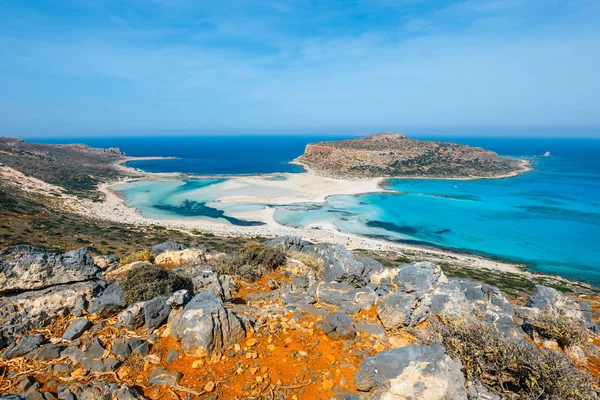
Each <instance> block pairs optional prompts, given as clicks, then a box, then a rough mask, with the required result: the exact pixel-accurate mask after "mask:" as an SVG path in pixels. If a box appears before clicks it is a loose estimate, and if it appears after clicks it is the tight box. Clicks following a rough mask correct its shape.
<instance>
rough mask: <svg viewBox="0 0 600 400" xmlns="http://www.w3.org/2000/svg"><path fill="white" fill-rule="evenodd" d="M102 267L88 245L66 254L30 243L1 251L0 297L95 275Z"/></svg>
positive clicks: (90, 277)
mask: <svg viewBox="0 0 600 400" xmlns="http://www.w3.org/2000/svg"><path fill="white" fill-rule="evenodd" d="M100 272H101V271H100V268H98V267H97V266H96V265H95V264H94V260H93V258H92V256H91V255H90V253H89V252H88V251H87V249H85V248H81V249H79V250H74V251H69V252H67V253H63V254H55V253H47V252H46V251H44V249H42V248H39V247H33V246H29V245H18V246H12V247H7V248H5V249H3V250H2V251H0V296H1V295H6V294H10V293H15V292H22V291H28V290H39V289H44V288H48V287H50V286H56V285H61V284H66V283H73V282H82V281H87V280H90V279H93V278H95V277H96V276H97V275H98V274H99V273H100Z"/></svg>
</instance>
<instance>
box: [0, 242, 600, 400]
mask: <svg viewBox="0 0 600 400" xmlns="http://www.w3.org/2000/svg"><path fill="white" fill-rule="evenodd" d="M0 296H2V297H0V323H1V327H0V349H3V350H2V359H1V361H0V393H2V394H3V395H0V398H2V399H42V400H50V399H57V398H58V399H115V398H116V399H119V400H125V399H128V400H129V399H144V398H152V399H159V398H160V399H163V398H174V399H183V398H199V399H242V398H243V399H299V398H305V399H330V398H335V399H517V398H523V399H565V398H573V399H591V398H597V396H598V392H597V391H598V386H597V383H598V380H597V379H598V378H597V377H598V376H599V375H598V368H599V367H600V360H599V358H598V357H599V356H600V348H598V347H597V346H596V345H597V344H599V343H600V342H599V340H598V338H597V336H596V324H595V322H594V320H593V315H592V308H591V307H590V306H589V305H588V304H587V303H586V302H584V301H581V300H577V299H570V298H568V297H566V296H565V295H563V294H562V293H560V292H558V291H557V290H555V289H552V288H549V287H545V286H536V287H535V289H534V292H533V293H531V295H530V296H529V297H528V298H527V299H526V300H524V301H522V302H517V303H511V302H509V301H508V300H507V298H506V297H505V296H504V295H503V293H502V292H501V291H500V290H498V289H497V288H495V287H492V286H489V285H486V284H481V283H477V282H474V281H470V280H466V279H456V278H447V277H446V276H445V275H444V273H443V272H442V271H441V269H440V268H439V267H438V266H436V265H433V264H431V263H428V262H416V263H410V264H403V265H399V266H398V267H395V268H388V267H384V266H383V265H381V264H380V263H378V262H377V261H375V260H373V259H371V258H362V257H356V256H354V255H353V254H352V253H351V252H349V251H348V250H347V249H346V248H344V247H343V246H327V245H313V244H311V243H308V242H305V241H302V240H300V239H299V238H295V237H283V238H278V239H273V240H270V241H268V242H266V243H265V244H258V243H256V244H250V245H246V246H245V247H244V248H242V249H240V250H239V251H238V252H234V253H231V254H225V253H219V252H215V251H211V250H207V249H206V248H204V247H203V246H199V247H195V248H187V249H186V248H185V247H184V246H183V245H180V244H177V243H173V242H165V243H161V244H158V245H156V246H154V247H153V248H152V251H142V252H138V253H135V254H132V255H131V256H129V257H127V258H125V259H121V260H119V259H118V258H117V257H115V256H110V255H108V256H97V257H92V256H91V255H90V253H89V252H88V251H87V250H86V249H79V250H76V251H71V252H68V253H64V254H53V253H48V252H46V251H44V250H43V249H41V248H37V247H32V246H28V245H21V246H13V247H9V248H6V249H4V250H2V251H1V252H0Z"/></svg>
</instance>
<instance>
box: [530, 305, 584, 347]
mask: <svg viewBox="0 0 600 400" xmlns="http://www.w3.org/2000/svg"><path fill="white" fill-rule="evenodd" d="M529 323H530V324H531V325H532V326H533V328H534V329H535V330H536V331H537V332H538V333H539V334H540V335H541V336H542V337H544V338H547V339H553V340H556V342H557V343H558V345H559V346H560V347H562V348H563V349H564V348H567V347H571V346H573V345H576V344H579V343H583V342H584V341H586V340H587V338H588V336H589V331H588V330H587V328H586V327H585V326H583V325H582V324H577V323H574V322H571V321H570V320H568V319H567V318H565V317H563V316H562V315H559V314H556V313H541V314H540V315H538V316H537V317H535V318H534V319H533V320H531V321H529Z"/></svg>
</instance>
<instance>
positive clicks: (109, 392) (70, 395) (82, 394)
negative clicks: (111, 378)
mask: <svg viewBox="0 0 600 400" xmlns="http://www.w3.org/2000/svg"><path fill="white" fill-rule="evenodd" d="M58 398H59V399H61V400H66V399H69V400H114V399H117V400H140V399H145V397H144V396H142V395H141V394H139V393H137V392H136V390H135V389H134V388H132V387H131V386H129V385H122V386H121V387H119V386H118V385H117V384H116V383H111V382H107V381H106V380H101V381H91V382H89V383H86V384H72V385H70V386H59V387H58Z"/></svg>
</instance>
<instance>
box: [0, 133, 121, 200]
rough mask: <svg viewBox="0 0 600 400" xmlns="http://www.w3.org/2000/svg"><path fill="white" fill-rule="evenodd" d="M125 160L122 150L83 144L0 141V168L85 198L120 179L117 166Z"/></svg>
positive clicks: (3, 139)
mask: <svg viewBox="0 0 600 400" xmlns="http://www.w3.org/2000/svg"><path fill="white" fill-rule="evenodd" d="M123 157H125V154H124V153H123V152H121V151H120V150H119V149H116V148H110V149H100V148H93V147H90V146H87V145H84V144H38V143H30V142H26V141H24V140H21V139H15V138H9V137H0V164H4V165H6V166H8V167H11V168H14V169H16V170H17V171H20V172H22V173H23V174H25V175H27V176H32V177H34V178H37V179H40V180H42V181H44V182H48V183H51V184H54V185H58V186H61V187H63V188H65V190H67V191H69V192H72V193H78V194H82V193H83V192H86V191H87V192H89V191H91V190H94V189H95V188H96V186H97V185H98V183H100V182H102V181H105V180H109V179H114V178H116V177H118V176H119V175H120V172H119V170H118V169H116V168H115V167H114V163H115V162H116V161H118V160H120V159H122V158H123Z"/></svg>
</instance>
